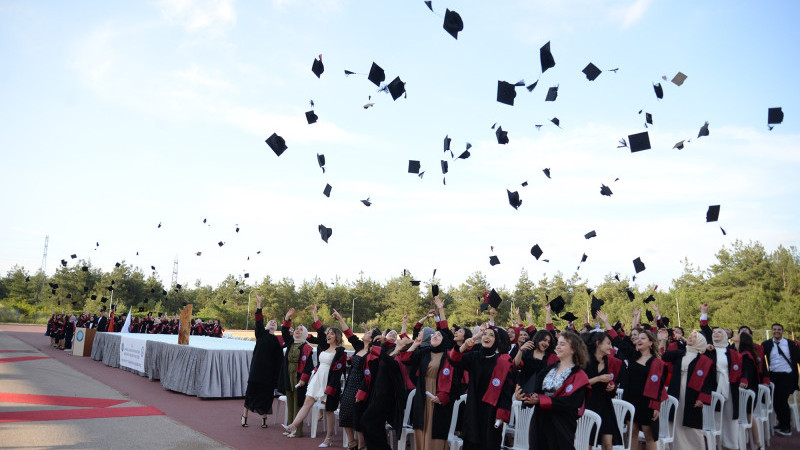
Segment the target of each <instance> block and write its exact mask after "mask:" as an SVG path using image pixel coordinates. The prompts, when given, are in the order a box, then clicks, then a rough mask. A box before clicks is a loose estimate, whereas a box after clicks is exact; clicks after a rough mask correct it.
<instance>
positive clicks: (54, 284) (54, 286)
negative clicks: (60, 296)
mask: <svg viewBox="0 0 800 450" xmlns="http://www.w3.org/2000/svg"><path fill="white" fill-rule="evenodd" d="M47 284H49V285H50V289H58V284H57V283H47Z"/></svg>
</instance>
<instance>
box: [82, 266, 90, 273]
mask: <svg viewBox="0 0 800 450" xmlns="http://www.w3.org/2000/svg"><path fill="white" fill-rule="evenodd" d="M81 270H82V271H83V272H88V271H89V266H83V267H81Z"/></svg>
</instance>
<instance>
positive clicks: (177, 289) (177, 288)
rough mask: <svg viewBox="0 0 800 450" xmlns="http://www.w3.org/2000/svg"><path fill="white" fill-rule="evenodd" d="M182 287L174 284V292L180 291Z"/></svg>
mask: <svg viewBox="0 0 800 450" xmlns="http://www.w3.org/2000/svg"><path fill="white" fill-rule="evenodd" d="M182 287H183V286H181V285H180V284H176V285H175V290H176V291H180V290H181V288H182ZM164 295H166V293H165V294H164Z"/></svg>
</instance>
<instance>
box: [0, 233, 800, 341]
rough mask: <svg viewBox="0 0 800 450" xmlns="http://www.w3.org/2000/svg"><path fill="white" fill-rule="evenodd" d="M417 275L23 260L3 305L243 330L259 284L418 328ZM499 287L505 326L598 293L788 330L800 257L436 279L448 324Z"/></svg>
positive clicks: (302, 300) (476, 315) (734, 247)
mask: <svg viewBox="0 0 800 450" xmlns="http://www.w3.org/2000/svg"><path fill="white" fill-rule="evenodd" d="M84 266H86V270H84V269H83V267H84ZM412 280H413V276H412V274H410V273H406V274H404V275H401V276H397V277H394V278H392V279H390V280H388V281H386V282H384V283H380V282H378V281H375V280H372V279H370V278H364V277H363V274H362V276H361V277H360V278H359V279H358V280H355V281H347V280H341V279H338V278H337V279H335V280H333V281H331V282H325V281H323V280H321V279H319V278H314V279H311V280H304V281H303V282H302V283H300V284H297V283H295V282H294V281H293V280H292V279H289V278H283V279H280V280H275V279H272V278H271V277H270V276H266V277H265V278H264V279H263V280H261V281H258V282H255V283H253V282H252V280H250V279H244V278H241V277H239V278H237V277H234V276H233V275H228V276H227V277H226V278H225V280H223V281H222V282H221V283H219V284H218V285H217V286H216V287H213V286H210V285H203V284H202V283H201V282H200V281H199V280H198V281H196V282H195V284H194V286H177V285H176V286H165V285H164V284H163V283H162V282H161V280H158V279H156V278H155V277H153V276H152V275H151V276H149V277H145V275H144V274H143V272H142V271H141V270H140V269H139V268H137V267H133V266H131V265H129V264H127V263H125V262H123V263H121V264H120V265H119V266H118V267H115V268H114V269H113V270H112V271H110V272H104V271H102V270H100V269H99V268H94V267H91V266H90V265H89V264H88V263H87V262H85V261H81V262H80V263H78V264H76V265H74V266H73V267H61V268H59V269H58V270H57V271H56V272H55V273H54V274H53V275H51V276H47V275H46V274H44V273H42V272H41V271H39V272H36V273H33V274H31V273H29V272H28V271H27V270H26V269H25V268H24V267H19V266H15V267H13V268H11V269H10V270H9V271H8V272H7V273H6V275H5V277H3V278H0V309H4V310H5V311H9V310H18V311H19V315H20V316H22V317H26V318H31V317H34V316H36V317H38V318H39V321H41V318H42V317H45V319H44V320H46V317H47V316H49V314H50V313H51V312H61V311H72V312H75V313H79V312H83V311H86V312H89V313H96V312H98V311H99V310H100V308H101V307H102V306H104V305H109V304H110V303H111V302H112V301H113V303H114V304H115V305H118V306H117V314H123V313H127V311H128V308H129V307H133V312H134V314H135V315H139V316H142V315H145V314H147V313H148V312H154V313H169V314H174V313H175V312H177V311H179V310H180V309H181V307H182V305H183V304H184V303H187V304H188V303H191V304H192V305H193V307H194V315H195V316H197V317H201V318H207V319H220V320H222V323H223V326H224V327H225V328H233V329H242V328H245V327H246V326H249V327H250V328H252V323H253V320H252V318H251V317H252V314H253V312H254V308H255V296H254V295H252V293H253V291H258V293H259V294H260V295H262V296H263V297H264V303H263V309H264V314H265V316H266V317H268V318H275V319H276V320H281V318H282V317H283V315H284V313H285V312H286V311H287V310H288V309H289V308H290V307H295V308H297V310H298V313H297V314H296V319H295V322H296V323H310V320H311V315H310V313H308V311H307V307H308V306H310V305H312V304H316V305H318V306H319V312H318V314H319V317H320V319H321V320H323V321H325V322H327V323H333V320H332V318H331V314H332V311H333V310H334V309H336V310H337V311H339V312H340V313H341V314H342V315H343V316H344V317H347V318H348V323H350V322H351V319H350V318H351V316H352V322H353V323H354V324H355V325H356V329H358V328H359V327H358V324H360V323H362V322H363V323H366V324H367V325H368V326H378V327H380V328H381V329H386V328H398V327H399V326H400V324H401V321H402V317H403V315H404V314H405V313H406V312H408V313H409V316H410V318H409V326H412V325H413V323H414V322H415V321H416V320H417V319H419V318H421V317H423V316H424V315H425V314H426V313H427V312H428V310H429V309H431V308H433V296H432V292H431V289H432V286H433V285H434V284H438V282H439V281H438V280H437V279H435V278H434V279H432V280H430V281H428V282H422V283H421V284H420V285H419V286H413V285H412V283H411V281H412ZM493 287H494V288H495V289H496V290H497V292H498V293H499V294H500V296H501V297H502V299H503V302H502V303H501V304H500V306H499V307H498V309H497V317H496V320H497V321H498V322H499V323H501V324H507V323H509V321H510V320H511V318H512V317H515V312H514V309H515V308H519V309H520V312H521V315H522V317H523V319H524V318H525V313H526V312H530V313H531V315H532V318H533V320H534V323H535V324H536V325H537V326H541V325H542V324H543V323H544V305H545V303H546V302H547V300H548V299H550V300H552V299H553V298H555V297H557V296H559V295H560V296H561V297H562V298H564V300H566V302H567V307H566V311H572V312H573V313H574V314H575V315H576V316H578V317H581V319H580V321H581V322H582V321H583V319H582V317H583V314H584V313H588V311H589V305H590V302H591V298H592V296H596V297H598V298H600V299H602V300H604V301H605V304H604V306H603V310H604V311H605V312H607V313H608V315H609V317H610V318H613V319H614V320H615V321H616V320H619V321H621V322H623V323H630V321H631V318H632V312H631V311H632V307H637V308H646V307H647V306H648V305H647V304H645V303H644V301H645V300H646V299H648V297H649V296H651V295H652V296H653V298H654V299H655V300H654V303H651V304H656V305H658V306H659V307H660V309H661V311H662V314H663V315H664V316H667V317H669V318H670V323H671V324H674V325H677V324H678V323H679V322H680V325H681V326H683V327H684V328H696V327H698V326H699V319H698V316H699V315H698V308H697V307H698V305H699V304H700V303H704V302H708V303H709V304H710V305H711V310H710V314H711V316H712V320H713V323H714V324H715V325H720V326H729V327H737V326H739V325H742V324H747V325H749V326H750V327H751V328H753V329H766V328H769V326H770V325H771V324H772V323H773V322H781V323H782V324H783V325H784V326H785V327H786V329H787V330H789V331H793V330H800V254H798V251H797V249H796V248H795V247H790V248H785V247H783V246H780V247H778V248H777V249H775V250H774V251H772V252H767V251H766V249H765V248H764V246H763V245H762V244H761V243H759V242H748V243H745V242H742V241H739V240H737V241H735V242H733V243H732V244H731V245H730V246H724V247H722V248H721V249H720V250H719V251H718V252H717V254H716V262H715V263H714V264H711V265H710V266H709V267H707V268H704V269H702V268H698V267H695V266H694V265H692V264H691V263H689V261H684V271H683V273H682V274H681V275H680V276H679V277H678V278H676V279H674V280H672V286H670V287H669V289H668V290H665V289H663V288H660V289H655V286H653V285H648V286H638V285H635V284H633V282H632V281H631V280H629V279H628V278H625V277H619V276H618V275H615V274H608V275H606V276H605V277H604V279H603V280H602V282H601V283H599V284H596V285H593V286H590V285H589V284H588V282H587V280H584V279H582V278H581V277H580V276H579V274H578V273H575V274H573V275H572V276H571V277H569V278H566V277H565V276H564V275H562V274H561V273H557V274H555V275H553V276H552V277H549V278H548V277H547V276H544V275H543V276H542V278H540V279H538V280H535V279H532V278H531V276H530V275H529V273H528V272H527V271H526V270H522V271H521V272H520V276H519V279H518V281H517V283H516V285H515V286H513V287H510V288H509V287H505V286H503V287H497V286H492V285H491V284H490V283H489V282H488V280H487V279H486V276H485V275H484V274H483V273H481V272H480V271H478V272H475V273H473V274H472V275H470V276H469V277H468V278H467V279H466V280H465V281H464V282H462V283H461V284H460V285H458V286H440V294H439V296H440V298H441V299H442V300H443V301H444V302H445V307H446V310H447V314H448V317H447V318H448V322H450V323H451V324H459V325H473V324H476V323H479V322H481V321H484V320H486V319H487V318H488V312H481V311H480V308H479V306H480V303H481V302H482V299H483V294H484V292H485V291H486V290H487V289H488V290H491V289H492V288H493ZM629 292H630V293H632V294H633V297H634V299H633V300H630V298H629V295H630V294H629ZM112 295H113V298H112ZM104 298H105V299H106V300H107V301H106V302H103V299H104ZM140 309H141V311H143V312H139V311H140ZM248 311H249V314H248ZM248 318H249V319H248ZM3 320H9V319H8V318H4V319H3ZM642 320H643V321H645V320H646V319H642ZM555 323H556V327H559V328H560V327H562V326H564V325H565V324H566V323H565V322H564V321H562V320H555Z"/></svg>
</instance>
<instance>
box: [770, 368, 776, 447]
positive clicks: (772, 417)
mask: <svg viewBox="0 0 800 450" xmlns="http://www.w3.org/2000/svg"><path fill="white" fill-rule="evenodd" d="M769 401H770V402H771V403H772V404H773V405H774V404H775V383H773V382H771V381H770V383H769ZM776 425H778V416H777V415H776V414H775V410H770V412H769V434H770V436H775V428H773V427H774V426H776Z"/></svg>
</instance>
